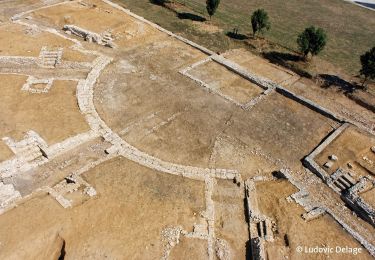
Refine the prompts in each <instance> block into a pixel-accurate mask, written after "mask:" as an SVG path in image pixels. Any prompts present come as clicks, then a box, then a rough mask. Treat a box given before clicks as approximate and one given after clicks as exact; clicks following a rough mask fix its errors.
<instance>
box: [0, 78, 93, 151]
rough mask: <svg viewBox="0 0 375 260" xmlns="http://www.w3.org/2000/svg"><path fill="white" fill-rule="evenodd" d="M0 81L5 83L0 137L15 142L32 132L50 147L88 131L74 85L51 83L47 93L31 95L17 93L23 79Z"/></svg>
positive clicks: (1, 104) (0, 117)
mask: <svg viewBox="0 0 375 260" xmlns="http://www.w3.org/2000/svg"><path fill="white" fill-rule="evenodd" d="M0 80H1V81H2V82H7V84H6V85H5V86H4V87H3V89H2V91H3V95H2V97H1V102H0V109H1V111H3V113H1V115H0V121H1V122H2V123H1V125H0V136H2V137H5V136H9V137H12V138H15V139H16V140H19V139H22V138H23V136H24V134H25V133H26V132H27V131H29V130H34V131H36V132H37V133H39V135H40V136H41V137H42V138H44V139H45V140H46V141H47V143H48V144H53V143H56V142H60V141H62V140H64V139H66V138H68V137H70V136H74V135H77V134H79V133H82V132H86V131H88V130H89V127H88V125H87V123H86V122H85V120H84V118H83V116H82V115H81V114H80V112H79V108H78V105H77V100H76V98H75V91H76V85H77V83H76V82H73V81H55V82H54V83H53V85H52V87H51V89H50V91H49V92H48V93H46V94H32V93H30V92H26V91H21V87H22V85H23V84H24V83H25V81H26V77H23V76H17V75H0Z"/></svg>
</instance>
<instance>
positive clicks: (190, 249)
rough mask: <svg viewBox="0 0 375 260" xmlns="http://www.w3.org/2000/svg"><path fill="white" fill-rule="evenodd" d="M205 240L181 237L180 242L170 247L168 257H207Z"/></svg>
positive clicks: (178, 258)
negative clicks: (170, 250)
mask: <svg viewBox="0 0 375 260" xmlns="http://www.w3.org/2000/svg"><path fill="white" fill-rule="evenodd" d="M207 257H208V255H207V240H203V239H196V238H186V237H182V238H181V239H180V243H179V244H178V245H177V246H175V247H174V248H173V249H172V252H171V254H170V255H169V259H171V260H180V259H196V260H205V259H207Z"/></svg>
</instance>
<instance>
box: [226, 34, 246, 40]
mask: <svg viewBox="0 0 375 260" xmlns="http://www.w3.org/2000/svg"><path fill="white" fill-rule="evenodd" d="M226 35H227V36H228V37H229V38H232V39H235V40H241V41H242V40H247V39H249V37H248V36H247V35H245V34H241V33H236V32H227V33H226Z"/></svg>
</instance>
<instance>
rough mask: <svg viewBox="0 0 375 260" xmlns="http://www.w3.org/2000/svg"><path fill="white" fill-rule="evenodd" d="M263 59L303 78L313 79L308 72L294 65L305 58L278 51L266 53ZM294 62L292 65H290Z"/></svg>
mask: <svg viewBox="0 0 375 260" xmlns="http://www.w3.org/2000/svg"><path fill="white" fill-rule="evenodd" d="M263 57H264V58H265V59H267V60H268V61H270V62H271V63H274V64H278V65H280V66H282V67H285V68H288V69H290V70H292V71H293V72H295V73H297V74H298V75H299V76H301V77H306V78H312V75H311V74H310V73H308V72H307V71H305V70H303V69H302V68H300V67H299V66H297V65H295V64H293V62H299V61H302V60H303V58H302V57H301V56H299V55H296V54H293V53H285V52H278V51H270V52H264V53H263ZM289 62H292V63H289Z"/></svg>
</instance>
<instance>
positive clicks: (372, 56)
mask: <svg viewBox="0 0 375 260" xmlns="http://www.w3.org/2000/svg"><path fill="white" fill-rule="evenodd" d="M361 64H362V68H361V70H360V73H361V75H363V76H364V77H365V80H364V82H363V84H365V82H366V80H367V79H375V47H372V49H371V50H369V51H367V52H366V53H365V54H363V55H361Z"/></svg>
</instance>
